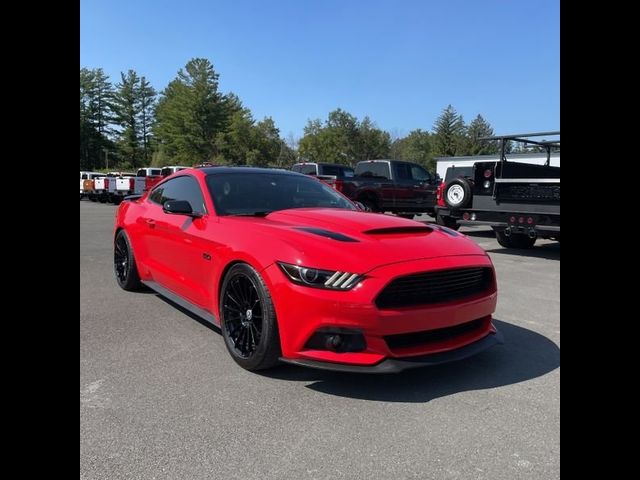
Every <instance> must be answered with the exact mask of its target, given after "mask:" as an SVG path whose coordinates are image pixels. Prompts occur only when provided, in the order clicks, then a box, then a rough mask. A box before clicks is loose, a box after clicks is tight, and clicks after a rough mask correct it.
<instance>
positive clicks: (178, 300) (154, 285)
mask: <svg viewBox="0 0 640 480" xmlns="http://www.w3.org/2000/svg"><path fill="white" fill-rule="evenodd" d="M141 282H142V283H143V284H144V285H146V286H147V287H149V288H150V289H151V290H153V291H154V292H156V293H159V294H160V295H162V296H163V297H165V298H167V299H169V300H171V301H172V302H173V303H175V304H177V305H180V306H181V307H182V308H184V309H186V310H189V311H190V312H191V313H193V314H194V315H197V316H198V317H200V318H202V319H203V320H206V321H207V322H209V323H212V324H213V325H215V326H216V327H219V326H220V322H218V319H217V318H216V316H215V315H214V314H213V313H211V312H207V311H206V310H204V309H203V308H200V307H198V306H197V305H194V304H193V303H191V302H190V301H188V300H185V299H184V298H182V297H179V296H178V295H176V294H175V293H173V292H172V291H171V290H169V289H167V288H165V287H163V286H162V285H160V284H159V283H158V282H154V281H153V280H141Z"/></svg>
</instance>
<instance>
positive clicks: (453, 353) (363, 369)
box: [280, 330, 504, 373]
mask: <svg viewBox="0 0 640 480" xmlns="http://www.w3.org/2000/svg"><path fill="white" fill-rule="evenodd" d="M502 343H504V338H503V336H502V333H500V332H499V331H498V330H495V332H493V333H489V334H488V335H486V336H485V337H484V338H482V339H480V340H478V341H476V342H473V343H471V344H468V345H466V346H464V347H460V348H457V349H455V350H449V351H447V352H440V353H432V354H430V355H423V356H419V357H408V358H387V359H386V360H382V361H381V362H380V363H378V364H376V365H371V366H362V365H349V364H342V363H330V362H319V361H316V360H306V359H289V358H280V360H281V361H283V362H285V363H290V364H292V365H299V366H301V367H309V368H317V369H320V370H331V371H334V372H350V373H398V372H402V371H404V370H408V369H411V368H419V367H428V366H433V365H439V364H441V363H449V362H455V361H458V360H463V359H465V358H467V357H471V356H473V355H476V354H477V353H480V352H482V351H484V350H486V349H488V348H490V347H493V346H494V345H501V344H502Z"/></svg>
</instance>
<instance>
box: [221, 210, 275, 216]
mask: <svg viewBox="0 0 640 480" xmlns="http://www.w3.org/2000/svg"><path fill="white" fill-rule="evenodd" d="M273 212H275V210H263V211H260V212H247V213H232V214H231V216H232V217H266V216H267V215H269V214H270V213H273Z"/></svg>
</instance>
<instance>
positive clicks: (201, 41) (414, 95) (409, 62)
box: [80, 0, 560, 137]
mask: <svg viewBox="0 0 640 480" xmlns="http://www.w3.org/2000/svg"><path fill="white" fill-rule="evenodd" d="M193 57H206V58H208V59H209V60H210V61H211V62H212V63H213V65H214V68H215V69H216V71H217V72H218V73H219V74H220V89H221V91H223V92H229V91H232V92H234V93H236V94H237V95H238V96H239V97H240V98H241V100H242V101H243V103H244V104H245V106H247V107H249V108H250V109H251V111H252V112H253V115H254V117H255V118H256V119H261V118H263V117H264V116H271V117H273V119H274V121H275V122H276V125H277V126H278V128H279V129H280V132H281V135H282V136H283V137H286V136H287V135H288V134H289V133H293V134H294V135H295V136H300V135H302V130H303V128H304V125H305V124H306V122H307V120H308V119H314V118H321V119H325V118H326V117H327V114H328V112H330V111H331V110H334V109H335V108H337V107H340V108H342V109H344V110H347V111H348V112H350V113H352V114H354V115H356V116H357V117H358V118H360V119H361V118H362V117H364V116H365V115H368V116H369V117H370V118H371V119H372V120H374V121H375V122H376V123H377V124H378V126H379V127H381V128H384V129H386V130H388V131H389V132H391V133H392V135H396V136H397V135H400V136H402V135H405V134H407V133H408V132H409V131H411V130H413V129H416V128H422V129H425V130H431V128H432V126H433V122H434V121H435V119H436V117H437V116H438V114H439V113H440V112H441V110H442V109H443V108H444V107H446V106H447V104H449V103H451V104H452V105H453V106H454V107H455V108H456V109H457V110H458V112H460V113H461V114H463V116H464V119H465V121H467V122H469V121H471V120H472V119H473V117H475V115H476V114H478V113H480V114H482V115H483V116H484V117H485V118H486V119H487V120H489V122H490V123H491V124H492V125H493V127H494V130H495V132H496V134H508V133H523V132H530V131H542V130H556V129H559V127H560V8H559V0H539V1H538V0H527V1H524V0H522V1H519V0H501V1H500V0H485V1H474V0H449V1H445V0H438V1H436V0H433V1H429V0H395V1H392V0H342V1H339V0H298V1H295V0H278V1H274V0H272V1H269V0H264V1H258V0H224V1H222V0H209V1H197V0H183V1H182V2H176V1H168V0H153V1H152V0H81V1H80V65H81V66H83V67H88V68H96V67H102V68H104V70H105V71H106V73H107V74H109V75H110V77H111V79H112V81H114V82H115V81H117V80H118V79H119V74H120V72H121V71H127V70H128V69H130V68H132V69H135V70H136V71H137V72H138V73H139V74H140V75H145V76H146V77H147V78H148V79H149V80H150V81H151V82H152V84H153V85H154V87H156V89H158V90H161V89H163V88H164V87H165V86H166V84H167V83H168V82H169V81H170V80H172V79H173V78H174V77H175V75H176V73H177V71H178V70H179V69H180V68H181V67H183V66H184V65H185V63H186V62H187V61H188V60H189V59H191V58H193Z"/></svg>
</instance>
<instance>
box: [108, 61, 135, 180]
mask: <svg viewBox="0 0 640 480" xmlns="http://www.w3.org/2000/svg"><path fill="white" fill-rule="evenodd" d="M116 89H117V91H116V93H115V95H114V101H113V105H114V112H115V123H116V124H117V125H118V126H119V127H120V131H119V132H118V140H117V144H118V150H119V153H120V158H121V159H122V160H123V161H124V165H123V166H125V167H131V168H137V167H139V166H141V158H140V139H141V135H140V124H139V123H138V117H139V115H140V101H139V90H140V77H138V74H137V73H136V72H135V71H134V70H129V71H128V72H127V73H126V75H125V74H124V73H121V74H120V83H118V84H117V85H116Z"/></svg>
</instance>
